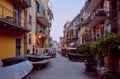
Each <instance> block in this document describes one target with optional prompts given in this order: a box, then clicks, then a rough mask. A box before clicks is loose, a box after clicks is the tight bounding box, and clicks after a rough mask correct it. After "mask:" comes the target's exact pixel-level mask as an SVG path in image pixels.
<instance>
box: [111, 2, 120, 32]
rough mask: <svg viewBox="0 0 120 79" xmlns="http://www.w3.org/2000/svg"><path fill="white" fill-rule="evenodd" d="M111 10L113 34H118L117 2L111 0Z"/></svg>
mask: <svg viewBox="0 0 120 79" xmlns="http://www.w3.org/2000/svg"><path fill="white" fill-rule="evenodd" d="M109 10H110V24H111V32H112V33H118V17H117V0H110V5H109Z"/></svg>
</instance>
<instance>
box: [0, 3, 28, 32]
mask: <svg viewBox="0 0 120 79" xmlns="http://www.w3.org/2000/svg"><path fill="white" fill-rule="evenodd" d="M0 23H1V24H3V23H4V24H6V25H8V26H9V28H13V27H14V28H16V29H22V30H23V31H29V29H28V28H27V27H24V26H25V17H15V16H14V11H12V10H10V9H8V8H6V7H5V6H3V5H0Z"/></svg>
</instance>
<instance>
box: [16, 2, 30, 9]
mask: <svg viewBox="0 0 120 79" xmlns="http://www.w3.org/2000/svg"><path fill="white" fill-rule="evenodd" d="M14 2H15V5H16V6H18V7H22V8H29V7H31V0H14Z"/></svg>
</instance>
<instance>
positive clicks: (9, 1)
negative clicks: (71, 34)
mask: <svg viewBox="0 0 120 79" xmlns="http://www.w3.org/2000/svg"><path fill="white" fill-rule="evenodd" d="M28 7H30V0H22V1H21V0H0V59H3V58H8V57H14V56H20V55H24V53H25V52H24V49H25V46H24V44H25V38H24V37H25V33H26V32H29V29H27V27H26V17H25V16H26V11H25V9H26V8H28Z"/></svg>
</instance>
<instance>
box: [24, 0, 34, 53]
mask: <svg viewBox="0 0 120 79" xmlns="http://www.w3.org/2000/svg"><path fill="white" fill-rule="evenodd" d="M26 18H27V26H28V28H29V29H30V32H29V33H27V34H26V39H27V40H26V51H25V52H27V53H28V54H29V53H31V54H32V53H33V46H35V43H36V41H35V35H36V34H35V30H36V0H31V7H30V8H28V9H27V16H26Z"/></svg>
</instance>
